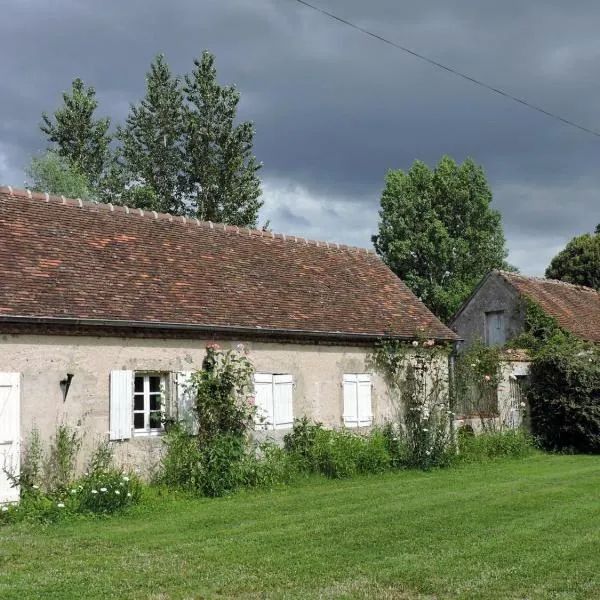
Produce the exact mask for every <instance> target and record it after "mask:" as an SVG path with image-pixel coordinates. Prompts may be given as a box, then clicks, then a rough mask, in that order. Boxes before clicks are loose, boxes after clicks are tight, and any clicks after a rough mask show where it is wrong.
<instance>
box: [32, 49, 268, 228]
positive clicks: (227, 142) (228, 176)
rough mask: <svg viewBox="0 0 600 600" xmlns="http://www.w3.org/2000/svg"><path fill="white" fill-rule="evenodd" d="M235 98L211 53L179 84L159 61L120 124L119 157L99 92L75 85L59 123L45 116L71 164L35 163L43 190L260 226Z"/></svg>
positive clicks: (244, 127)
mask: <svg viewBox="0 0 600 600" xmlns="http://www.w3.org/2000/svg"><path fill="white" fill-rule="evenodd" d="M239 101H240V94H239V92H238V91H237V90H236V89H235V88H234V87H233V86H223V85H220V84H219V83H218V82H217V71H216V68H215V57H214V56H213V55H212V54H211V53H210V52H204V53H203V54H202V57H201V59H200V60H195V61H194V68H193V69H192V71H191V72H190V73H188V74H186V75H184V76H183V77H178V76H174V75H173V74H172V73H171V70H170V68H169V66H168V64H167V62H166V60H165V58H164V56H163V55H158V56H157V57H156V58H155V59H154V61H153V62H152V64H151V66H150V71H149V72H148V73H147V76H146V94H145V96H144V98H143V99H142V100H141V102H139V103H137V104H132V105H131V108H130V113H129V115H128V117H127V119H126V121H125V123H124V124H123V126H119V127H117V134H116V140H115V141H116V142H117V147H116V148H115V151H114V153H113V152H111V151H110V148H109V144H110V142H111V137H110V135H109V134H108V128H109V125H110V123H109V120H108V119H100V120H96V119H95V118H94V112H95V110H96V108H97V104H98V103H97V101H96V99H95V91H94V89H93V88H91V87H89V88H86V87H85V85H84V83H83V82H82V81H81V80H80V79H76V80H75V81H74V82H73V89H72V93H71V94H68V93H64V94H63V102H64V103H63V106H62V107H60V108H59V109H58V110H56V111H55V113H54V121H53V120H52V119H51V118H50V117H49V116H48V115H47V114H46V113H44V114H43V115H42V118H43V123H42V125H41V130H42V132H43V133H45V134H46V135H47V137H48V141H49V142H50V143H51V144H52V146H51V147H52V149H53V151H55V152H56V153H57V154H58V155H59V156H60V157H61V158H62V159H64V161H66V162H65V164H62V162H61V163H58V164H54V163H51V164H50V165H48V166H47V165H45V164H42V165H41V166H40V165H39V164H38V163H37V162H35V159H34V162H33V163H32V167H31V169H32V172H35V173H39V172H42V171H43V172H42V175H43V177H42V176H41V175H40V176H34V175H32V177H33V178H34V182H35V183H36V186H38V187H44V188H45V189H43V190H42V191H48V190H50V191H53V192H54V193H61V194H64V195H70V196H77V197H87V196H89V195H90V194H91V195H93V196H94V197H95V198H97V199H98V200H100V201H102V202H112V203H115V204H127V205H129V206H133V207H137V208H144V209H148V210H155V211H160V212H169V213H172V214H178V215H179V214H181V215H189V216H194V217H198V218H199V219H202V220H210V221H214V222H221V223H230V224H232V225H238V226H243V227H256V225H257V218H258V211H259V209H260V207H261V206H262V201H261V200H260V196H261V188H260V180H259V178H258V175H257V172H258V170H259V169H260V167H261V165H260V163H258V162H257V160H256V158H255V157H254V155H253V154H252V145H253V142H254V134H255V131H254V126H253V124H252V123H250V122H237V109H238V104H239ZM38 162H39V161H38ZM42 167H43V168H44V169H45V171H44V169H42ZM67 167H68V168H67ZM50 168H51V169H50ZM48 170H50V173H46V171H48ZM36 177H37V179H36ZM38 180H39V181H38ZM55 190H56V191H55ZM72 192H73V193H72Z"/></svg>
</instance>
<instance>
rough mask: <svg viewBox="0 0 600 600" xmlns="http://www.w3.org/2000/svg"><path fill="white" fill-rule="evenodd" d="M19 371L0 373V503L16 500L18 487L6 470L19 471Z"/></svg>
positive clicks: (15, 473) (13, 472) (17, 472)
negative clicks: (12, 482)
mask: <svg viewBox="0 0 600 600" xmlns="http://www.w3.org/2000/svg"><path fill="white" fill-rule="evenodd" d="M20 382H21V376H20V374H19V373H0V503H3V502H17V501H18V500H19V489H18V488H17V487H12V486H11V481H10V479H9V478H8V477H7V475H6V471H8V472H9V473H11V474H12V475H14V476H18V475H19V473H20V471H19V467H20V460H19V459H20V456H19V454H20V432H19V430H20V424H19V415H20V412H21V402H20V399H21V394H20V387H21V385H20Z"/></svg>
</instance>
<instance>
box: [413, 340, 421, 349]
mask: <svg viewBox="0 0 600 600" xmlns="http://www.w3.org/2000/svg"><path fill="white" fill-rule="evenodd" d="M412 345H413V346H414V347H415V348H416V347H417V346H418V345H419V342H417V340H414V341H413V343H412Z"/></svg>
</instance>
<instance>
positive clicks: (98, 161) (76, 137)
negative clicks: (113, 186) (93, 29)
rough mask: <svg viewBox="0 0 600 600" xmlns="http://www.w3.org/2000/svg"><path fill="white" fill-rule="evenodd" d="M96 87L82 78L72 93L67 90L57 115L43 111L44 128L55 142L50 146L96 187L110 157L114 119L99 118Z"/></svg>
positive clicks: (50, 140) (42, 127)
mask: <svg viewBox="0 0 600 600" xmlns="http://www.w3.org/2000/svg"><path fill="white" fill-rule="evenodd" d="M97 107H98V101H97V100H96V91H95V90H94V88H93V87H91V86H90V87H87V88H86V86H85V84H84V82H83V81H82V80H81V79H75V80H74V81H73V83H72V87H71V93H70V94H69V93H68V92H64V93H63V106H62V107H60V108H58V109H57V110H56V111H55V112H54V115H53V117H51V116H49V115H48V114H47V113H42V123H41V124H40V129H41V131H42V132H43V133H44V134H46V136H47V139H48V141H49V142H50V143H51V146H50V148H49V150H52V151H54V152H56V154H58V156H60V157H62V158H64V159H65V160H66V161H67V163H68V166H69V168H70V169H72V170H73V171H74V172H77V173H79V174H81V175H84V176H85V177H86V179H87V182H88V185H89V186H90V187H96V186H97V185H98V184H99V182H100V179H101V177H102V175H103V173H104V171H105V169H106V167H107V164H108V162H109V160H110V148H109V146H110V142H111V136H110V135H109V133H108V129H109V127H110V119H108V118H103V119H96V118H95V117H94V113H95V111H96V108H97Z"/></svg>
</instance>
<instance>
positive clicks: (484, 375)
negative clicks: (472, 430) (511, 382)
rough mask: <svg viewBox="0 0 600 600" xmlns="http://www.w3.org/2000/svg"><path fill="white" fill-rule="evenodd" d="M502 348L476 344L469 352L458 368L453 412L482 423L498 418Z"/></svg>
mask: <svg viewBox="0 0 600 600" xmlns="http://www.w3.org/2000/svg"><path fill="white" fill-rule="evenodd" d="M500 353H501V350H500V348H497V347H493V346H487V345H486V344H484V343H483V342H482V341H481V340H476V341H474V342H473V343H471V344H470V345H469V346H468V347H467V348H465V349H464V350H463V351H462V352H461V353H460V355H459V356H458V358H457V359H456V361H455V365H454V397H453V405H452V410H453V411H454V412H455V413H456V414H458V415H463V416H467V415H477V416H479V417H480V418H482V420H485V419H487V418H489V417H496V416H497V415H498V394H497V388H498V384H499V383H500V378H501V368H500Z"/></svg>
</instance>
